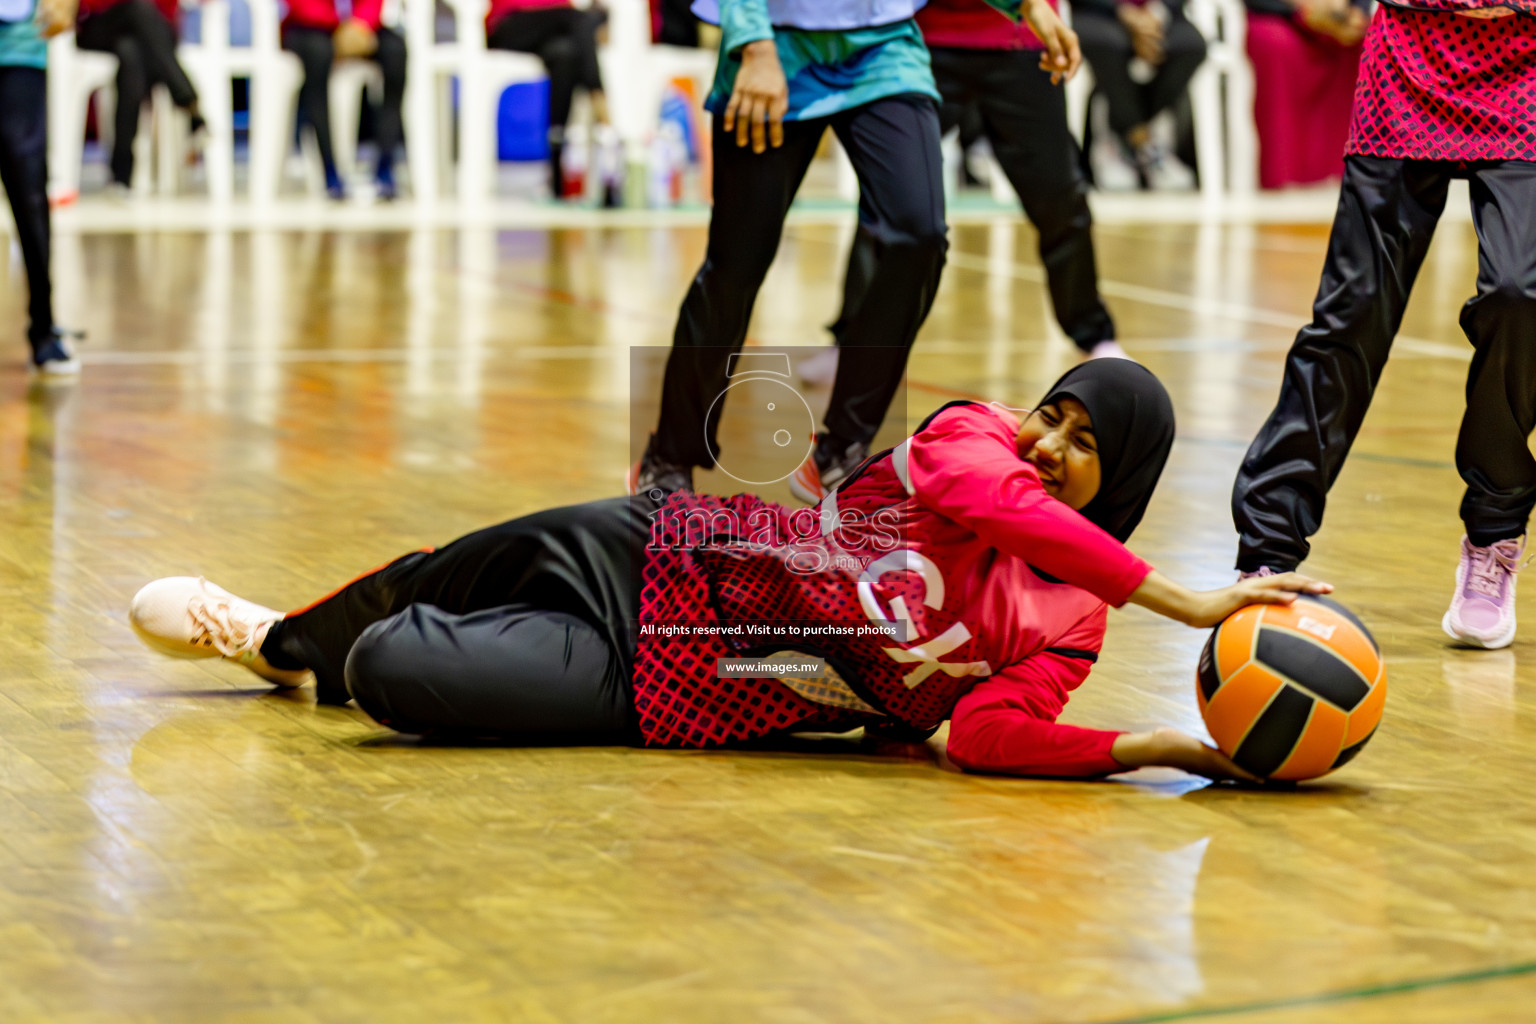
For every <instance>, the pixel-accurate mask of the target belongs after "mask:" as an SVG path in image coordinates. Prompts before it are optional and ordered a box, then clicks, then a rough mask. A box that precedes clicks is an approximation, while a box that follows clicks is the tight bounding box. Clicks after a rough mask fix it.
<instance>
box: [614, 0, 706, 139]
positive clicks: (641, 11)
mask: <svg viewBox="0 0 1536 1024" xmlns="http://www.w3.org/2000/svg"><path fill="white" fill-rule="evenodd" d="M599 60H600V61H601V63H602V68H603V81H604V83H605V85H607V86H608V89H607V90H606V91H607V96H608V110H609V113H610V115H611V117H612V119H613V126H614V128H615V130H617V131H618V133H619V138H621V139H623V140H624V143H625V146H626V147H627V148H628V149H629V151H630V152H636V151H638V149H639V147H643V146H644V145H645V144H646V143H647V142H649V141H650V138H651V136H652V135H654V134H655V133H656V126H657V123H658V120H659V118H660V114H661V99H662V95H663V94H664V93H665V91H666V88H667V86H668V85H669V84H670V83H671V82H672V81H673V80H674V79H678V78H685V79H689V80H690V81H691V82H692V83H693V85H694V89H695V94H696V95H697V96H698V98H699V100H700V102H702V101H703V99H704V97H705V96H706V95H707V94H708V92H709V87H710V85H711V84H712V83H713V82H714V78H715V61H716V54H715V51H714V50H707V49H700V48H698V47H687V46H668V45H665V44H660V43H652V42H651V10H650V5H649V4H648V3H647V2H646V0H609V3H608V44H607V45H606V46H604V47H603V48H602V50H601V52H600V53H599Z"/></svg>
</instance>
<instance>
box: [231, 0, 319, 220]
mask: <svg viewBox="0 0 1536 1024" xmlns="http://www.w3.org/2000/svg"><path fill="white" fill-rule="evenodd" d="M248 2H249V7H250V12H251V45H250V46H243V47H232V48H231V49H230V66H231V68H232V69H235V73H237V74H242V75H246V76H248V77H249V78H250V83H251V85H250V102H251V118H250V136H249V138H250V197H251V199H252V201H254V202H259V203H260V202H269V201H271V200H272V199H273V198H275V197H276V196H277V192H278V186H279V185H280V184H281V183H282V179H283V164H284V161H285V160H286V159H287V156H288V151H289V149H290V148H291V146H292V140H293V120H294V116H295V109H296V105H297V103H298V97H299V86H300V85H302V84H303V80H304V69H303V67H302V66H301V65H300V64H299V59H298V58H297V57H295V56H294V55H293V54H291V53H288V52H287V51H285V50H284V49H283V44H282V28H281V24H280V20H279V17H278V10H277V3H276V0H248Z"/></svg>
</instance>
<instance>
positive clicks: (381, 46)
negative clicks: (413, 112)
mask: <svg viewBox="0 0 1536 1024" xmlns="http://www.w3.org/2000/svg"><path fill="white" fill-rule="evenodd" d="M374 36H375V38H376V39H377V40H378V48H377V49H376V50H374V51H373V57H372V60H373V61H374V63H376V64H378V66H379V70H380V71H381V72H383V74H384V99H383V102H381V103H380V104H379V106H378V109H377V111H376V116H375V118H374V135H375V138H374V142H375V144H376V145H377V146H378V147H379V160H378V163H377V164H376V165H375V166H374V172H373V176H374V179H375V180H376V181H377V182H378V183H379V197H380V198H381V199H393V198H394V197H395V150H396V149H398V148H399V147H400V140H401V139H402V138H404V132H403V131H402V130H401V126H400V110H401V107H402V106H403V105H404V104H405V67H406V54H405V39H404V37H403V36H401V35H400V33H398V32H396V31H395V30H394V29H392V28H389V27H387V26H380V27H379V30H378V31H377V32H376V33H374ZM327 101H329V97H327ZM354 127H355V126H354Z"/></svg>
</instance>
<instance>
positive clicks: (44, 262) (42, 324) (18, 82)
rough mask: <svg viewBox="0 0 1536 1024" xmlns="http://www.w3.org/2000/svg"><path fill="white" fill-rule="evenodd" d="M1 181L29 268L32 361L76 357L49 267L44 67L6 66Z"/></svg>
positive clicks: (1, 90) (43, 363)
mask: <svg viewBox="0 0 1536 1024" xmlns="http://www.w3.org/2000/svg"><path fill="white" fill-rule="evenodd" d="M0 110H3V111H5V115H4V116H3V117H0V185H4V187H5V194H6V197H7V198H8V199H9V200H10V202H11V215H12V216H13V217H14V218H15V221H16V236H17V239H18V241H19V242H20V244H21V259H22V263H23V264H25V266H26V268H27V293H28V304H27V312H28V315H29V317H30V323H29V324H28V326H27V341H28V342H29V343H30V344H31V346H32V363H33V365H35V366H39V367H44V368H47V367H48V366H49V364H59V365H61V366H62V365H65V364H68V365H70V366H71V368H73V366H74V365H77V364H74V363H73V360H72V358H71V356H70V353H69V351H68V350H67V349H66V348H65V347H64V345H63V342H62V340H61V339H60V336H59V331H58V330H57V328H56V327H55V326H54V323H53V279H52V277H51V274H50V271H49V265H48V264H49V256H50V240H51V238H52V234H51V227H50V223H49V218H48V75H47V72H45V71H43V69H41V68H22V67H0Z"/></svg>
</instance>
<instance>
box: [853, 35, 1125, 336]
mask: <svg viewBox="0 0 1536 1024" xmlns="http://www.w3.org/2000/svg"><path fill="white" fill-rule="evenodd" d="M928 52H929V54H930V55H931V57H932V60H933V77H934V81H935V82H936V83H937V84H938V87H939V93H940V95H942V96H943V97H944V103H943V104H942V106H941V107H940V108H939V131H940V134H941V135H944V134H948V133H949V132H950V131H951V130H952V129H953V128H954V127H955V126H956V125H957V124H959V122H960V118H961V116H962V113H963V111H964V110H965V109H966V108H967V105H970V104H974V105H976V106H977V108H978V109H979V111H980V115H981V120H982V129H983V131H984V133H985V134H986V136H987V139H988V140H989V141H990V142H991V143H992V152H993V153H994V154H995V155H996V156H997V159H998V162H999V163H1000V164H1001V165H1002V168H1003V173H1004V174H1006V175H1007V176H1008V181H1009V182H1010V183H1011V184H1012V185H1013V189H1014V191H1015V192H1017V193H1018V196H1019V200H1020V202H1021V203H1022V204H1023V206H1024V215H1025V216H1026V217H1028V218H1029V221H1030V223H1031V224H1033V225H1034V226H1035V230H1036V231H1037V232H1039V235H1040V261H1041V263H1043V264H1044V265H1045V276H1046V286H1047V288H1048V289H1049V291H1050V294H1051V305H1052V308H1053V309H1054V310H1055V312H1056V321H1057V323H1059V324H1061V329H1062V330H1063V331H1065V332H1066V334H1067V336H1068V337H1069V338H1071V339H1072V341H1073V343H1074V344H1076V345H1077V347H1078V348H1079V349H1080V350H1081V351H1083V352H1084V353H1088V352H1092V351H1093V349H1094V346H1096V345H1098V344H1099V343H1100V342H1105V341H1113V340H1114V337H1115V322H1114V320H1113V319H1112V318H1111V317H1110V315H1109V310H1108V309H1107V308H1105V306H1104V301H1103V299H1102V298H1100V296H1099V286H1098V280H1099V277H1098V268H1097V265H1096V264H1095V261H1094V254H1093V233H1092V229H1093V216H1092V214H1091V213H1090V212H1089V210H1088V183H1087V181H1086V180H1085V179H1084V178H1083V174H1082V169H1081V166H1080V165H1081V159H1080V154H1079V152H1078V148H1077V141H1076V140H1075V139H1073V138H1072V133H1071V131H1070V129H1069V128H1068V126H1067V101H1066V94H1065V93H1064V92H1063V91H1062V90H1061V88H1060V87H1059V86H1056V85H1052V84H1051V76H1050V72H1048V71H1042V70H1041V69H1040V67H1039V56H1038V54H1037V53H1035V52H1033V51H1028V50H963V49H957V48H950V47H939V46H935V47H930V48H929V51H928ZM874 262H875V261H874V240H873V238H872V237H871V236H870V234H869V232H868V231H866V229H865V227H864V223H863V215H862V208H861V215H860V223H859V230H858V233H857V234H856V235H855V237H854V244H853V248H852V249H851V250H850V252H849V255H848V272H847V277H846V278H845V281H844V287H843V312H842V314H841V315H840V316H839V317H838V319H837V322H836V323H835V324H834V325H833V327H832V331H833V334H834V335H835V336H837V337H839V338H841V335H842V331H843V329H844V325H845V324H846V323H847V321H848V319H849V315H850V312H851V311H852V310H855V309H857V308H858V307H859V306H860V305H861V304H862V303H863V301H864V298H865V296H866V295H867V294H868V291H869V276H870V274H871V273H872V269H873V266H874Z"/></svg>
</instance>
